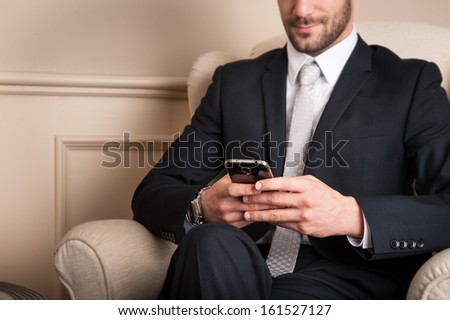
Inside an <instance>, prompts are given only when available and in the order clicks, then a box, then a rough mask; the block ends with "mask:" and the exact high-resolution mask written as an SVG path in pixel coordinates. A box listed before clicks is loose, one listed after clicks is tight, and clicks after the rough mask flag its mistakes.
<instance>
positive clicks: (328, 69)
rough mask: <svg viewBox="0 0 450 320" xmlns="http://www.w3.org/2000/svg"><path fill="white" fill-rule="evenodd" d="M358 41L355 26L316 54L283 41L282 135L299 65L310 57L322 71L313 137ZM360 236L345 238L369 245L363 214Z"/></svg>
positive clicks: (290, 110)
mask: <svg viewBox="0 0 450 320" xmlns="http://www.w3.org/2000/svg"><path fill="white" fill-rule="evenodd" d="M357 42H358V35H357V33H356V29H355V27H353V30H352V32H351V33H350V35H348V36H347V37H346V38H345V39H344V40H342V41H341V42H339V43H337V44H336V45H334V46H333V47H331V48H330V49H328V50H326V51H325V52H323V53H321V54H320V55H318V56H316V57H314V58H313V57H311V56H309V55H308V54H306V53H302V52H299V51H297V50H296V49H295V48H294V46H293V45H292V43H291V42H290V41H288V43H287V55H288V75H287V86H286V89H287V90H286V136H288V133H289V129H290V124H291V118H292V113H293V109H294V98H295V94H296V91H297V89H298V83H297V81H296V80H297V77H298V73H299V72H300V70H301V68H302V67H303V65H304V64H305V63H307V62H309V61H311V60H315V61H316V63H317V65H318V66H319V68H320V70H321V72H322V74H321V76H320V77H319V79H318V80H317V81H316V84H315V88H314V89H315V90H314V93H315V99H316V103H315V105H314V108H315V109H314V119H313V125H312V132H311V136H313V133H314V131H315V130H316V127H317V124H318V123H319V120H320V117H321V116H322V113H323V110H324V109H325V106H326V104H327V102H328V100H329V99H330V96H331V93H332V92H333V89H334V86H335V85H336V82H337V81H338V79H339V76H340V75H341V72H342V70H343V69H344V66H345V64H346V63H347V60H348V58H349V57H350V55H351V54H352V52H353V50H354V49H355V46H356V43H357ZM363 218H364V236H363V239H356V238H353V237H347V239H348V241H349V242H350V243H351V244H352V245H353V246H355V247H362V248H363V249H367V248H372V237H371V232H370V228H369V225H368V223H367V221H366V218H365V217H364V215H363ZM302 244H310V241H309V239H308V237H307V236H306V235H302Z"/></svg>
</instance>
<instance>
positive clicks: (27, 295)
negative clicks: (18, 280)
mask: <svg viewBox="0 0 450 320" xmlns="http://www.w3.org/2000/svg"><path fill="white" fill-rule="evenodd" d="M44 299H45V298H44V296H42V295H40V294H39V293H37V292H36V291H33V290H31V289H28V288H25V287H22V286H19V285H16V284H12V283H7V282H0V300H44Z"/></svg>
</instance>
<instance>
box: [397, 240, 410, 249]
mask: <svg viewBox="0 0 450 320" xmlns="http://www.w3.org/2000/svg"><path fill="white" fill-rule="evenodd" d="M399 242H400V243H399V247H400V249H406V247H407V246H408V243H407V242H406V240H400V241H399Z"/></svg>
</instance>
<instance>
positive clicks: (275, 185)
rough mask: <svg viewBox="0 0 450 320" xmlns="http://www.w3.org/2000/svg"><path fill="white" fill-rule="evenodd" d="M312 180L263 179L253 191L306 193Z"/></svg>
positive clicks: (290, 178)
mask: <svg viewBox="0 0 450 320" xmlns="http://www.w3.org/2000/svg"><path fill="white" fill-rule="evenodd" d="M312 183H314V180H313V179H312V178H311V177H304V176H301V177H279V178H273V179H264V180H260V181H258V182H256V183H255V189H256V190H259V191H261V192H262V191H286V192H297V193H302V192H305V191H307V190H308V189H309V188H310V187H311V184H312Z"/></svg>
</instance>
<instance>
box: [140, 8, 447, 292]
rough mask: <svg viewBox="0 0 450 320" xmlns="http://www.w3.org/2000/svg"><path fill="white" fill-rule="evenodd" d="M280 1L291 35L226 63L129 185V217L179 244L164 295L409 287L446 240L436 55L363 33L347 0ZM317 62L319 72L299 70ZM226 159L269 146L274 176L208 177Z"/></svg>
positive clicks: (442, 112)
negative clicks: (391, 45)
mask: <svg viewBox="0 0 450 320" xmlns="http://www.w3.org/2000/svg"><path fill="white" fill-rule="evenodd" d="M278 6H279V9H280V13H281V18H282V20H283V24H284V27H285V29H286V33H287V35H288V38H289V41H288V44H287V46H286V47H284V48H282V49H278V50H274V51H271V52H268V53H266V54H264V55H262V56H261V57H259V58H257V59H255V60H249V61H241V62H236V63H231V64H229V65H226V66H223V67H220V68H218V69H217V70H216V72H215V74H214V77H213V83H212V85H211V86H210V88H209V89H208V92H207V94H206V96H205V98H204V99H203V100H202V102H201V104H200V106H199V108H198V109H197V112H196V114H195V115H194V117H193V119H192V123H191V124H190V125H189V126H187V127H186V128H185V131H184V132H183V134H182V135H181V136H180V138H179V139H178V140H177V141H176V142H174V144H173V145H172V147H171V148H170V149H169V151H168V152H167V153H166V154H165V155H164V156H163V158H162V159H161V161H160V163H159V164H158V165H157V166H156V167H155V168H154V169H153V170H152V171H151V172H150V173H149V174H148V176H147V177H146V178H145V179H144V180H143V182H142V183H141V184H140V186H139V187H138V189H137V191H136V193H135V196H134V199H133V210H134V212H135V219H136V220H137V221H139V222H141V223H143V224H144V225H145V226H146V227H147V228H148V229H149V230H150V231H152V232H154V233H155V234H158V235H160V236H161V237H163V238H165V239H170V240H172V241H173V242H176V243H179V244H180V246H179V247H178V249H177V251H176V252H175V254H174V257H173V259H172V262H171V265H170V267H169V271H168V276H167V279H166V282H165V286H164V289H163V292H162V295H161V297H162V298H175V299H266V298H270V299H395V298H404V297H405V293H406V290H407V287H408V284H409V282H410V280H411V278H412V276H413V275H414V273H415V272H416V270H417V269H418V268H419V266H420V265H421V264H422V263H423V262H424V261H425V260H426V259H427V258H428V257H429V255H430V253H431V252H432V251H436V250H440V249H442V248H444V247H447V246H450V237H448V234H449V232H450V108H449V102H448V99H447V96H446V93H445V91H444V90H443V89H442V88H441V87H440V82H441V76H440V73H439V70H438V69H437V67H436V66H435V65H434V64H432V63H427V62H424V61H419V60H408V61H406V60H401V59H400V58H398V57H397V56H396V55H395V54H394V53H392V52H390V51H389V50H387V49H385V48H382V47H379V46H370V47H369V46H368V45H367V44H366V43H364V41H363V40H362V39H360V38H359V37H358V36H357V34H356V31H355V29H354V27H353V1H352V0H321V1H318V0H278ZM307 69H310V70H315V73H316V76H315V77H314V79H313V80H312V82H311V83H309V84H305V85H303V81H304V80H299V78H301V79H303V78H302V77H303V74H305V73H306V71H305V72H303V70H307ZM317 70H318V71H317ZM311 74H314V72H312V73H309V75H307V76H305V79H308V78H310V80H311V79H312V77H313V76H312V75H311ZM305 81H306V80H305ZM305 83H306V82H305ZM302 86H303V87H306V86H307V89H302ZM305 92H307V93H305ZM305 97H307V98H306V100H305ZM297 100H298V101H301V102H302V103H297ZM305 101H306V102H305ZM309 104H311V105H312V107H309ZM308 108H309V109H310V111H308V112H309V113H308V117H310V118H308V120H307V121H305V118H307V117H306V116H304V114H306V113H301V112H305V111H304V110H306V109H308ZM298 110H303V111H298ZM299 123H302V124H301V125H299ZM304 123H306V124H304ZM304 127H306V130H305V129H302V128H304ZM302 130H303V131H306V133H305V132H301V131H302ZM299 132H300V133H299ZM298 137H301V138H298ZM304 137H307V139H308V140H310V141H311V142H310V143H309V145H308V146H309V148H307V150H306V152H303V149H304V148H302V145H301V146H300V150H302V151H301V152H300V153H301V155H300V156H301V159H302V160H301V161H300V163H299V161H292V160H293V159H294V160H295V159H297V160H298V157H297V156H298V154H299V151H296V150H299V149H298V144H299V141H301V139H303V138H304ZM295 148H297V149H295ZM285 153H286V154H285ZM232 158H234V159H239V158H244V159H245V158H246V159H249V158H253V159H262V160H265V161H267V162H268V163H270V165H271V167H272V170H273V173H274V176H275V178H273V179H265V180H261V181H259V182H257V183H255V184H240V183H232V182H231V180H230V177H229V176H228V175H225V176H224V177H222V178H220V179H219V180H218V181H217V182H215V183H213V184H212V185H210V186H208V187H205V186H206V185H207V184H208V183H209V181H211V180H212V179H213V178H214V177H215V176H217V175H218V174H219V172H220V171H221V170H222V169H223V163H224V160H225V159H232ZM303 159H305V160H303ZM303 164H304V166H303ZM292 168H294V172H296V173H297V174H292V173H289V172H291V169H292ZM191 201H192V203H191ZM283 234H284V235H283ZM283 237H285V238H283ZM286 239H289V240H286ZM283 241H284V242H283ZM270 242H272V244H270ZM288 248H293V249H292V250H290V249H289V250H288ZM288 261H290V262H289V263H288ZM277 263H279V264H281V265H283V268H284V267H286V265H288V266H287V268H286V269H285V270H284V271H281V272H280V270H279V269H278V270H277V267H276V265H277Z"/></svg>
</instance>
